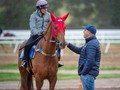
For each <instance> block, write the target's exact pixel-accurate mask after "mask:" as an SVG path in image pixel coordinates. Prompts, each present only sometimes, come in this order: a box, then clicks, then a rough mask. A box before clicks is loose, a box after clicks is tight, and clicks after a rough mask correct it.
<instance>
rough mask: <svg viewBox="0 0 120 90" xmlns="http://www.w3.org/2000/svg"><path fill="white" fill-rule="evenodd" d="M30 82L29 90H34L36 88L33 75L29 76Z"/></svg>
mask: <svg viewBox="0 0 120 90" xmlns="http://www.w3.org/2000/svg"><path fill="white" fill-rule="evenodd" d="M27 80H28V81H27V82H28V88H29V90H34V86H33V78H32V75H31V74H29V77H28V79H27Z"/></svg>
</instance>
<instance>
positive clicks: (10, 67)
mask: <svg viewBox="0 0 120 90" xmlns="http://www.w3.org/2000/svg"><path fill="white" fill-rule="evenodd" d="M77 68H78V67H77V66H64V67H61V68H59V70H77ZM2 69H18V65H17V64H1V65H0V70H2ZM100 70H120V66H101V67H100Z"/></svg>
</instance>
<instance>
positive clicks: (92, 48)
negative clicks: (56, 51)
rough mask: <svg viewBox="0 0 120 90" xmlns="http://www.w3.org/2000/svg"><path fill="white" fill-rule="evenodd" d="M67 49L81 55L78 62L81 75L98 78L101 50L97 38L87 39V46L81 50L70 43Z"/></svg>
mask: <svg viewBox="0 0 120 90" xmlns="http://www.w3.org/2000/svg"><path fill="white" fill-rule="evenodd" d="M67 47H68V48H69V49H70V50H72V51H73V52H75V53H77V54H80V57H79V62H78V74H79V75H81V74H83V75H86V74H90V75H93V76H94V77H96V76H97V75H98V74H99V67H100V59H101V50H100V44H99V42H98V40H97V38H96V37H95V36H92V37H90V38H88V39H86V44H85V45H84V46H82V47H80V48H79V47H76V46H74V45H72V44H70V43H69V44H68V46H67Z"/></svg>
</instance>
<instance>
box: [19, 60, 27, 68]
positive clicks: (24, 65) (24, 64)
mask: <svg viewBox="0 0 120 90" xmlns="http://www.w3.org/2000/svg"><path fill="white" fill-rule="evenodd" d="M27 65H28V62H26V61H23V63H22V64H21V66H20V67H23V68H26V67H27Z"/></svg>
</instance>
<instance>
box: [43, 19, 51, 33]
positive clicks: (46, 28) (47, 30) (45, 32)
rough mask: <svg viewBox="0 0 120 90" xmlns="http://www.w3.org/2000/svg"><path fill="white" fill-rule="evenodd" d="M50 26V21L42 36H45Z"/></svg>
mask: <svg viewBox="0 0 120 90" xmlns="http://www.w3.org/2000/svg"><path fill="white" fill-rule="evenodd" d="M51 24H52V21H49V23H48V26H47V28H46V31H45V33H44V35H46V34H47V32H48V30H49V29H50V28H51Z"/></svg>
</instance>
